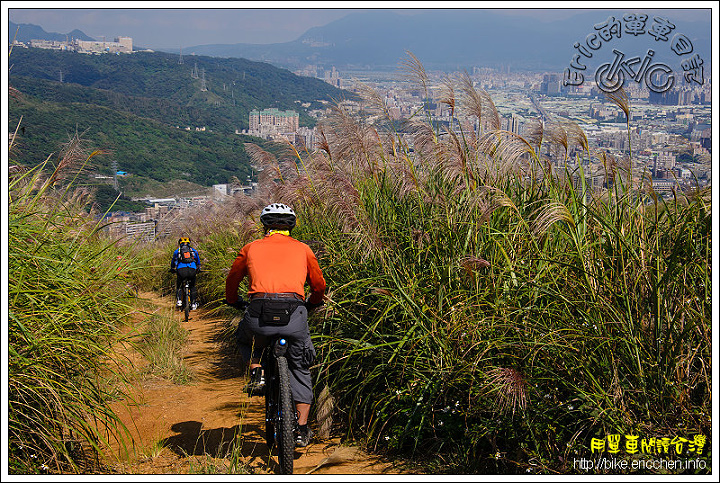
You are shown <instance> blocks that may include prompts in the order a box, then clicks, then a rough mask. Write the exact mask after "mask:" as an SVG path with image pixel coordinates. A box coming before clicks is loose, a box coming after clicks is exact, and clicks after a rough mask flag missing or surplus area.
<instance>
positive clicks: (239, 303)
mask: <svg viewBox="0 0 720 483" xmlns="http://www.w3.org/2000/svg"><path fill="white" fill-rule="evenodd" d="M225 303H226V304H228V305H229V306H231V307H235V308H236V309H238V310H245V308H246V307H247V306H248V305H249V304H248V303H247V302H246V301H244V300H243V299H238V301H237V302H234V303H232V304H231V303H230V302H228V301H227V299H226V300H225Z"/></svg>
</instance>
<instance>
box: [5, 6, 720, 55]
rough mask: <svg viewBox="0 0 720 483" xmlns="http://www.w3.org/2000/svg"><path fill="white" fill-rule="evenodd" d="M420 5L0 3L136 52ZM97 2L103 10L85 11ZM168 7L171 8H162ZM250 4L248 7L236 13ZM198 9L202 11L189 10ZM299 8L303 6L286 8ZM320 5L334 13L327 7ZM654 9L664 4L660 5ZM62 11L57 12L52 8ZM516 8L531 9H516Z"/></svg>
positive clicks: (15, 16) (279, 32) (52, 26)
mask: <svg viewBox="0 0 720 483" xmlns="http://www.w3.org/2000/svg"><path fill="white" fill-rule="evenodd" d="M427 3H428V2H397V1H386V2H311V1H307V2H298V1H295V2H266V1H255V2H238V1H235V2H212V1H195V2H186V1H176V2H155V1H146V2H112V1H108V2H62V1H57V2H55V1H53V2H37V1H35V2H28V1H24V2H23V1H5V2H3V15H4V16H5V18H4V19H3V20H4V24H5V26H4V27H3V28H4V29H5V28H7V21H6V20H10V21H12V22H15V23H30V24H35V25H39V26H41V27H42V28H43V29H45V31H47V32H57V33H68V32H70V31H72V30H74V29H79V30H81V31H83V32H84V33H85V34H87V35H89V36H91V37H93V38H96V39H98V40H100V39H102V38H103V37H105V38H106V39H107V40H114V38H115V37H118V36H127V37H132V39H133V44H134V45H135V46H138V47H149V48H155V49H179V48H181V47H189V46H193V45H202V44H214V43H220V44H233V43H258V44H266V43H276V42H289V41H292V40H295V39H297V38H298V37H299V36H300V35H302V34H303V33H304V32H305V31H307V30H308V29H310V28H312V27H317V26H321V25H325V24H328V23H330V22H332V21H333V20H337V19H339V18H341V17H343V16H345V15H347V14H348V13H351V12H352V11H353V9H354V10H364V9H369V8H393V9H395V10H401V9H405V10H404V13H407V14H408V15H411V14H412V13H413V12H417V11H418V10H417V9H413V7H417V6H425V5H426V4H427ZM708 3H712V2H683V3H682V6H683V7H684V8H686V7H687V8H693V7H694V6H697V7H704V8H709V7H708ZM98 5H101V6H102V7H103V8H85V7H88V6H93V7H95V6H98ZM168 5H172V6H176V7H178V8H175V9H169V8H167V6H168ZM246 5H252V6H253V7H256V8H243V7H244V6H246ZM436 5H442V7H443V8H478V7H484V6H492V7H504V8H506V9H507V10H505V11H506V12H508V14H510V15H532V16H533V17H534V18H536V19H538V20H540V21H542V20H556V19H563V18H567V17H569V16H570V15H572V14H573V13H576V12H577V10H572V9H562V8H545V9H538V8H537V6H538V5H554V6H560V7H562V6H564V5H568V6H571V5H577V3H573V2H549V3H540V2H502V1H498V2H452V1H445V2H438V3H436ZM199 6H202V8H197V7H199ZM296 6H302V7H303V8H294V7H296ZM328 6H333V7H342V8H327V7H328ZM592 6H593V7H594V8H613V7H627V6H638V7H639V8H643V11H649V10H652V8H649V7H652V6H655V7H657V6H658V4H657V3H651V2H595V3H593V4H592ZM660 6H665V3H664V2H661V5H660ZM57 7H64V8H57ZM516 7H533V8H520V9H517V8H516ZM678 15H682V16H684V17H686V18H684V19H685V20H692V19H695V20H697V19H698V16H699V15H701V14H700V13H699V12H698V11H692V10H687V11H685V12H684V14H680V13H678V14H675V13H674V14H673V18H676V19H680V18H681V16H678Z"/></svg>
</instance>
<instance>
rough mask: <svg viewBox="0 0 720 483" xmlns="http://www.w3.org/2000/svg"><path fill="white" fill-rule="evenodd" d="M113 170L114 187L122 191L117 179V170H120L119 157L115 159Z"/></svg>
mask: <svg viewBox="0 0 720 483" xmlns="http://www.w3.org/2000/svg"><path fill="white" fill-rule="evenodd" d="M112 170H113V187H114V188H115V191H120V190H119V189H118V180H117V172H118V168H117V159H113V162H112Z"/></svg>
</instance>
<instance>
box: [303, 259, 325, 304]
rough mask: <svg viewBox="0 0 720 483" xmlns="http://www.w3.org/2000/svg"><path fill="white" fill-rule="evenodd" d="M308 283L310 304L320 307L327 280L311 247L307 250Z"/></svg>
mask: <svg viewBox="0 0 720 483" xmlns="http://www.w3.org/2000/svg"><path fill="white" fill-rule="evenodd" d="M307 283H308V285H310V291H311V292H310V297H308V303H309V304H311V305H320V304H321V303H322V301H323V296H324V295H325V287H326V284H325V278H324V277H323V274H322V270H320V264H319V263H318V260H317V257H316V256H315V254H314V253H313V251H312V249H311V248H310V247H308V248H307Z"/></svg>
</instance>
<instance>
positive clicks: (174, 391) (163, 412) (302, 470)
mask: <svg viewBox="0 0 720 483" xmlns="http://www.w3.org/2000/svg"><path fill="white" fill-rule="evenodd" d="M140 297H141V298H142V299H145V300H146V301H149V302H151V303H152V304H154V305H155V306H157V308H158V310H159V311H162V313H164V314H167V313H169V311H170V310H171V308H170V307H171V303H172V300H171V299H172V297H158V296H157V295H155V294H150V293H141V294H140ZM174 314H175V316H176V317H178V319H179V318H180V317H182V314H181V313H180V312H178V311H175V312H174ZM190 315H191V318H190V320H189V321H188V322H187V323H186V322H184V321H182V326H183V327H184V328H185V329H187V331H188V342H187V345H186V347H185V351H184V354H183V357H184V360H185V363H186V364H187V366H188V367H189V368H190V369H191V371H192V373H193V374H194V380H193V382H191V383H190V384H188V385H178V384H174V383H172V382H170V381H168V380H165V379H161V378H157V377H153V378H141V379H138V381H137V382H136V383H135V384H134V385H133V386H132V390H131V393H132V395H133V399H134V400H135V401H134V402H133V401H120V402H118V403H116V404H114V406H113V407H114V409H115V411H116V412H117V414H118V415H119V416H120V418H121V420H122V421H123V423H124V424H125V425H126V426H127V427H128V429H129V430H130V433H131V434H132V437H133V443H132V445H131V446H130V447H126V448H119V447H118V446H117V445H115V447H114V448H113V453H114V455H115V458H114V460H113V461H108V462H107V463H108V465H109V466H110V467H111V468H113V469H114V470H115V471H119V472H121V473H126V474H169V473H177V474H187V473H193V474H224V473H230V472H234V471H248V470H249V471H250V472H252V473H255V474H274V473H276V471H277V462H276V459H275V458H274V457H271V458H270V457H268V450H267V447H266V445H265V440H264V430H265V425H264V400H263V399H262V398H261V397H252V398H250V397H248V395H247V394H246V393H244V392H243V391H242V387H243V386H244V385H245V384H246V382H247V378H246V376H245V375H244V374H243V371H242V369H241V367H242V365H241V360H239V359H238V358H237V357H236V356H234V355H233V354H229V353H228V351H227V350H223V346H222V344H221V343H220V341H219V337H218V336H219V334H220V332H221V331H222V329H223V326H224V323H225V321H224V320H223V319H218V318H214V317H213V316H212V315H211V314H210V313H209V311H208V310H205V309H203V308H202V307H201V308H200V309H198V310H197V311H193V312H191V313H190ZM126 349H127V347H126ZM126 356H127V357H128V360H132V361H133V363H134V364H135V365H136V366H137V365H141V364H143V361H142V359H141V358H140V357H139V356H138V355H137V354H134V353H132V352H128V353H127V354H126ZM310 424H311V427H314V422H313V421H311V422H310ZM315 432H316V433H317V431H315ZM236 434H237V435H238V437H236ZM236 445H240V449H239V451H237V449H238V448H237V446H236ZM233 453H235V454H236V455H237V454H238V453H239V460H240V462H241V464H243V465H246V466H245V470H243V469H242V468H241V469H237V470H234V471H233V470H232V468H231V467H232V465H231V455H232V454H233ZM328 458H329V459H330V461H331V462H333V461H334V460H339V462H335V463H334V464H329V465H327V464H326V465H321V463H323V460H325V461H326V462H327V459H328ZM318 465H321V466H320V467H319V468H318V467H317V466H318ZM294 466H295V471H294V472H295V474H306V473H308V472H312V473H313V474H350V475H357V474H397V473H400V470H398V469H395V468H393V466H392V465H391V464H389V463H387V462H382V461H381V460H379V459H378V458H375V457H372V456H370V455H367V454H365V453H363V452H362V451H360V450H359V449H358V448H353V447H349V448H348V447H346V446H342V445H341V444H340V440H339V439H338V438H333V439H330V440H326V441H319V440H318V439H317V438H315V439H314V440H313V442H312V443H311V444H310V445H309V446H307V447H306V448H297V450H296V452H295V465H294Z"/></svg>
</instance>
